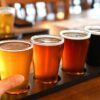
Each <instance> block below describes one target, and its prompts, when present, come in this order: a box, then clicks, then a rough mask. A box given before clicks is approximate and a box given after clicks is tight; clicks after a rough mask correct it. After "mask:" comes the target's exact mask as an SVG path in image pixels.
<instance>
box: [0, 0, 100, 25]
mask: <svg viewBox="0 0 100 100" xmlns="http://www.w3.org/2000/svg"><path fill="white" fill-rule="evenodd" d="M0 5H1V6H5V5H7V6H13V7H15V9H16V17H17V18H20V19H25V20H27V21H29V22H32V23H33V24H34V23H35V22H37V21H44V20H48V21H53V20H63V19H68V18H69V17H71V16H73V15H75V16H76V15H80V14H81V13H83V12H84V11H89V16H91V17H92V16H95V17H96V18H99V17H100V14H99V12H100V11H99V10H100V0H1V3H0ZM91 10H92V12H93V13H92V14H91Z"/></svg>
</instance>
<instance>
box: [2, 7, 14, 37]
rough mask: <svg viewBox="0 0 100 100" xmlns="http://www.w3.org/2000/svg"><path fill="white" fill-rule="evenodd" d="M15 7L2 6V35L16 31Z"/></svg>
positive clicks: (8, 34)
mask: <svg viewBox="0 0 100 100" xmlns="http://www.w3.org/2000/svg"><path fill="white" fill-rule="evenodd" d="M14 16H15V9H14V8H13V7H0V37H5V38H6V37H8V36H10V35H12V34H13V31H14Z"/></svg>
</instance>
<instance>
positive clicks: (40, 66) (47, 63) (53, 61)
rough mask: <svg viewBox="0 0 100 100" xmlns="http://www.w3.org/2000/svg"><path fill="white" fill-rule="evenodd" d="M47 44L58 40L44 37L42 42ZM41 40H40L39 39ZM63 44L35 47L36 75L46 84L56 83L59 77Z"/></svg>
mask: <svg viewBox="0 0 100 100" xmlns="http://www.w3.org/2000/svg"><path fill="white" fill-rule="evenodd" d="M37 41H38V40H37ZM43 41H44V42H45V43H46V42H47V43H46V44H48V43H50V41H51V44H52V43H53V42H55V43H56V42H58V41H57V40H56V41H55V39H52V40H48V39H44V40H41V41H40V42H43ZM38 42H39V41H38ZM62 50H63V44H60V45H54V46H53V45H52V46H48V45H38V44H34V47H33V62H34V77H35V79H37V80H40V81H41V82H43V83H44V84H51V83H56V82H57V78H58V69H59V63H60V59H61V55H62Z"/></svg>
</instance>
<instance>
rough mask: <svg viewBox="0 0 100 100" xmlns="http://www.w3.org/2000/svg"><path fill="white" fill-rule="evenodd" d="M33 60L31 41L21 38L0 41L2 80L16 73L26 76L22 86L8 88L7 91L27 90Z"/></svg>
mask: <svg viewBox="0 0 100 100" xmlns="http://www.w3.org/2000/svg"><path fill="white" fill-rule="evenodd" d="M31 60H32V45H31V43H29V42H26V41H21V40H9V41H1V42H0V74H1V80H3V79H6V78H8V77H10V76H13V75H16V74H21V75H22V76H24V82H23V83H22V84H21V85H20V86H17V87H15V88H13V89H10V90H8V91H7V93H10V94H20V93H24V92H27V90H28V79H29V71H30V64H31Z"/></svg>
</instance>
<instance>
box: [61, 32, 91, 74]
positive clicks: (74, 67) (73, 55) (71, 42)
mask: <svg viewBox="0 0 100 100" xmlns="http://www.w3.org/2000/svg"><path fill="white" fill-rule="evenodd" d="M60 35H61V36H62V37H63V38H64V50H63V55H62V69H63V70H64V71H66V73H67V74H72V75H82V74H84V64H85V60H86V55H87V51H88V46H89V38H90V34H89V33H85V32H84V31H81V30H63V31H61V33H60Z"/></svg>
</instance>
